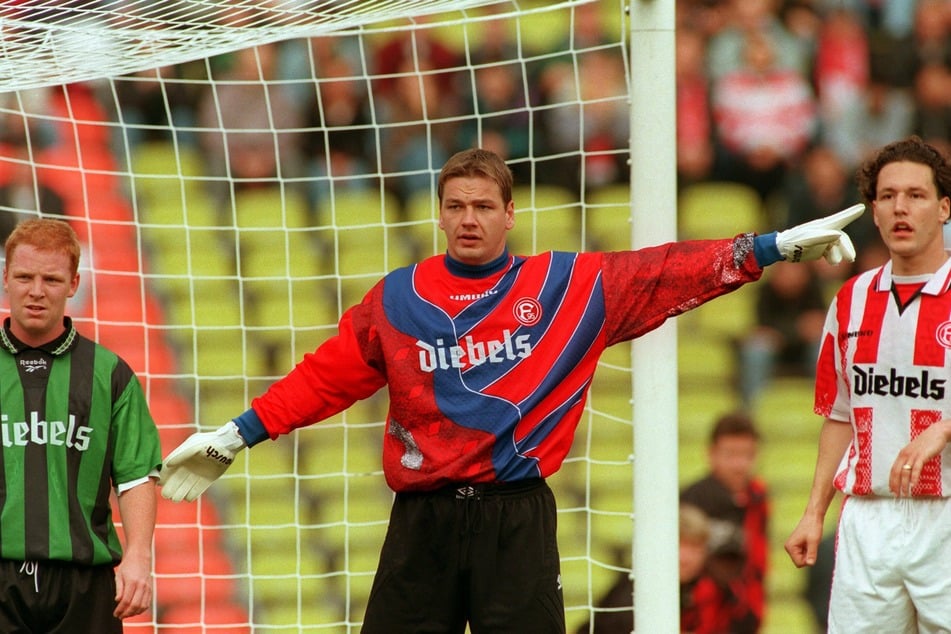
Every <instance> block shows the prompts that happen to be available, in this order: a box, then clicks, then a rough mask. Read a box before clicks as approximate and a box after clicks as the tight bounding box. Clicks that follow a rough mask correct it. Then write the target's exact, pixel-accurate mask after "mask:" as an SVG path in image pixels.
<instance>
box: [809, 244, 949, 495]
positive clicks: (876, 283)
mask: <svg viewBox="0 0 951 634" xmlns="http://www.w3.org/2000/svg"><path fill="white" fill-rule="evenodd" d="M915 282H919V286H920V288H918V289H916V290H915V291H914V292H912V293H911V294H909V293H908V292H907V291H908V288H907V287H906V288H905V289H904V290H905V292H904V293H900V292H899V287H901V286H902V285H903V284H910V283H915ZM949 287H951V260H948V261H947V262H945V264H944V266H942V267H941V268H940V269H939V270H938V271H937V272H936V273H935V274H934V275H933V276H930V278H927V279H920V280H919V279H918V278H915V279H895V278H894V277H893V276H892V269H891V264H890V263H888V264H886V265H884V266H882V267H880V268H877V269H873V270H871V271H867V272H865V273H862V274H860V275H858V276H856V277H854V278H852V279H851V280H849V281H848V282H847V283H846V284H845V285H844V286H843V287H842V289H841V290H840V291H839V292H838V294H837V295H836V297H835V300H834V301H833V303H832V306H831V307H830V308H829V312H828V315H827V318H826V324H825V332H824V333H823V341H822V349H821V352H820V355H819V361H818V367H817V373H816V394H815V412H816V413H817V414H819V415H821V416H826V417H828V418H831V419H833V420H840V421H849V422H850V423H851V424H852V431H853V436H852V443H851V445H850V446H849V449H848V451H847V452H846V454H845V456H844V457H843V459H842V463H841V464H840V468H839V471H838V472H837V474H836V477H835V486H836V488H837V489H839V490H840V491H842V492H843V493H845V494H847V495H881V496H889V497H891V496H892V493H891V492H890V491H889V489H888V475H889V470H890V469H891V466H892V463H893V462H894V460H895V457H896V455H897V454H898V452H899V451H900V450H901V449H902V448H903V447H904V446H905V445H907V444H908V443H909V442H911V440H913V439H914V438H915V437H916V436H917V435H918V434H920V433H921V432H922V431H923V430H925V429H927V428H928V426H930V425H931V424H933V423H935V422H937V421H939V420H941V419H944V418H949V417H951V400H949V398H948V397H949V393H948V391H949V388H951V292H949ZM900 296H901V297H902V298H903V299H900ZM901 303H904V307H902V305H901ZM949 494H951V447H946V448H945V449H944V451H942V453H941V454H939V455H937V456H935V457H934V458H932V459H931V460H929V461H928V462H927V463H926V464H925V466H924V468H923V470H922V474H921V480H920V481H919V483H918V485H917V486H916V487H915V489H914V491H913V495H916V496H942V497H947V496H948V495H949Z"/></svg>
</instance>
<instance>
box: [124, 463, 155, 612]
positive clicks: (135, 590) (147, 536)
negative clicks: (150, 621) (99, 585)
mask: <svg viewBox="0 0 951 634" xmlns="http://www.w3.org/2000/svg"><path fill="white" fill-rule="evenodd" d="M155 508H156V497H155V480H154V479H153V478H149V479H148V481H147V482H144V483H142V484H140V485H138V486H135V487H133V488H131V489H129V490H127V491H124V492H123V493H122V494H121V495H120V496H119V515H120V516H121V518H122V528H123V533H124V535H125V545H124V548H123V554H122V561H121V562H120V563H119V565H118V566H117V567H116V610H115V615H116V617H117V618H120V619H124V618H126V617H130V616H135V615H137V614H141V613H142V612H144V611H145V610H147V609H148V608H149V606H150V605H151V603H152V535H153V533H154V531H155Z"/></svg>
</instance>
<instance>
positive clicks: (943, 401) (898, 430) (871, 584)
mask: <svg viewBox="0 0 951 634" xmlns="http://www.w3.org/2000/svg"><path fill="white" fill-rule="evenodd" d="M859 180H860V186H861V191H862V194H863V195H864V197H865V198H866V199H867V200H868V202H870V203H871V205H872V209H873V218H874V221H875V224H876V226H877V227H878V229H879V232H880V234H881V236H882V240H883V241H884V243H885V246H886V247H887V248H888V251H889V254H890V259H889V261H888V262H887V263H886V264H884V265H883V266H881V267H878V268H875V269H872V270H869V271H866V272H864V273H861V274H859V275H858V276H856V277H854V278H852V279H850V280H849V281H848V282H846V284H845V285H844V286H843V287H842V289H841V290H840V291H839V292H838V294H837V295H836V297H835V300H834V301H833V303H832V305H831V307H830V308H829V312H828V316H827V319H826V324H825V332H824V334H823V342H822V349H821V352H820V357H819V361H818V367H817V373H816V395H815V411H816V413H817V414H819V415H821V416H825V423H824V424H823V427H822V431H821V433H820V440H819V455H818V459H817V463H816V470H815V476H814V480H813V485H812V490H811V492H810V496H809V501H808V503H807V506H806V510H805V513H804V514H803V517H802V519H801V520H800V522H799V524H798V525H797V526H796V528H795V529H794V530H793V533H792V535H791V536H790V537H789V540H788V541H787V542H786V550H787V552H788V553H789V555H790V557H791V558H792V560H793V563H795V564H796V565H797V566H800V567H801V566H807V565H812V564H814V563H815V560H816V550H817V548H818V544H819V540H820V539H821V536H822V527H823V521H824V518H825V514H826V511H827V510H828V508H829V505H830V504H831V502H832V499H833V497H834V495H835V492H836V491H840V492H842V493H843V494H845V496H846V497H845V500H846V501H845V503H844V505H843V507H842V513H841V517H840V519H839V527H838V535H837V547H836V562H835V572H834V575H833V584H832V594H831V602H830V603H831V605H830V609H829V632H833V633H834V632H848V633H849V634H856V633H861V632H876V633H877V632H947V631H948V630H947V628H948V627H949V626H951V601H949V599H948V597H949V596H951V575H949V574H948V572H947V565H948V562H949V561H951V500H949V497H951V445H949V440H951V398H949V397H951V260H949V258H948V253H947V252H946V251H945V247H944V240H943V231H942V228H943V225H944V224H945V223H946V222H948V219H949V216H951V163H949V161H948V159H947V158H946V157H944V156H942V155H941V153H940V152H939V151H937V150H936V149H935V148H933V147H932V146H930V145H928V144H926V143H925V142H923V141H922V140H921V139H919V138H917V137H913V138H910V139H907V140H904V141H898V142H895V143H892V144H890V145H888V146H886V147H885V148H883V149H882V150H881V151H880V152H879V153H878V154H877V155H876V156H875V157H873V158H871V159H870V160H869V161H868V162H867V163H866V164H865V165H864V166H863V168H862V170H861V171H860V173H859Z"/></svg>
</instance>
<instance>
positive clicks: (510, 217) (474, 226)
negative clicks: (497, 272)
mask: <svg viewBox="0 0 951 634" xmlns="http://www.w3.org/2000/svg"><path fill="white" fill-rule="evenodd" d="M514 225H515V203H514V202H513V201H509V202H508V204H506V203H505V202H504V201H503V200H502V193H501V191H500V190H499V186H498V184H497V183H496V182H495V181H493V180H491V179H488V178H482V177H461V178H451V179H449V180H447V181H446V183H445V185H444V187H443V196H442V202H441V203H440V205H439V228H440V229H442V230H443V233H445V234H446V242H447V246H448V250H449V256H450V257H452V258H453V259H455V260H458V261H460V262H463V263H464V264H472V265H479V264H485V263H487V262H491V261H492V260H494V259H495V258H497V257H499V256H500V255H502V253H503V252H504V251H505V233H506V232H507V231H508V230H509V229H511V228H512V227H513V226H514Z"/></svg>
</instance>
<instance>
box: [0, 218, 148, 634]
mask: <svg viewBox="0 0 951 634" xmlns="http://www.w3.org/2000/svg"><path fill="white" fill-rule="evenodd" d="M5 251H6V265H5V267H4V271H3V287H4V290H5V291H6V293H7V296H8V299H9V303H10V318H8V319H6V320H5V321H4V325H3V329H2V330H0V449H2V451H0V583H2V584H3V588H4V592H3V593H0V631H2V632H47V633H54V632H58V633H63V634H66V633H73V632H97V633H100V632H101V633H113V632H115V633H116V634H120V633H121V632H122V620H121V619H123V618H126V617H129V616H134V615H136V614H139V613H141V612H143V611H144V610H146V609H147V608H148V607H149V605H150V604H151V597H152V582H151V563H152V562H151V544H152V534H153V531H154V526H155V506H156V497H155V477H156V476H157V467H158V465H159V464H160V463H161V449H160V447H159V439H158V432H157V430H156V427H155V423H154V422H153V420H152V417H151V414H150V413H149V410H148V405H147V403H146V400H145V396H144V393H143V391H142V387H141V385H140V383H139V381H138V379H137V378H136V376H135V375H134V374H133V372H132V370H131V369H130V368H129V366H128V365H127V364H126V363H125V362H124V361H122V359H120V358H119V357H118V356H116V355H115V354H114V353H113V352H111V351H109V350H107V349H106V348H105V347H103V346H101V345H99V344H97V343H96V342H94V341H92V340H90V339H87V338H86V337H83V336H82V335H80V334H79V333H78V332H77V331H76V329H75V328H74V327H73V324H72V321H71V320H70V319H69V317H66V315H65V311H66V301H67V300H68V299H69V298H70V297H72V296H73V295H74V294H75V292H76V289H77V287H78V284H79V274H78V267H79V254H80V248H79V242H78V240H77V239H76V235H75V233H74V232H73V230H72V229H71V228H70V226H69V225H68V224H67V223H65V222H62V221H58V220H49V219H32V220H27V221H25V222H23V223H21V224H19V225H18V226H17V228H16V229H15V230H14V231H13V233H12V234H11V235H10V237H9V238H8V239H7V242H6V246H5ZM113 489H115V490H116V492H117V493H118V494H119V495H118V500H119V502H118V505H119V513H120V516H121V518H122V524H123V532H124V535H125V548H124V552H123V547H122V545H121V544H120V542H119V538H118V535H117V534H116V530H115V527H114V526H113V523H112V509H111V506H110V493H111V491H112V490H113Z"/></svg>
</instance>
